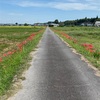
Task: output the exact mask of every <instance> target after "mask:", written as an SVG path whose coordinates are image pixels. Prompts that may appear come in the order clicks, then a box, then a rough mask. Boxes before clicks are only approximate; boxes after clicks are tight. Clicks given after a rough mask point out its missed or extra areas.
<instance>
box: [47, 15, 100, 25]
mask: <svg viewBox="0 0 100 100" xmlns="http://www.w3.org/2000/svg"><path fill="white" fill-rule="evenodd" d="M96 21H100V18H98V16H97V17H95V18H87V17H85V18H82V19H77V20H66V21H58V19H56V20H55V21H53V22H52V23H55V24H59V26H80V25H84V26H87V25H88V24H90V25H92V26H94V25H95V22H96ZM49 23H50V22H48V24H49Z"/></svg>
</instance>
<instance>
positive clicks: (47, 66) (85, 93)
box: [9, 27, 100, 100]
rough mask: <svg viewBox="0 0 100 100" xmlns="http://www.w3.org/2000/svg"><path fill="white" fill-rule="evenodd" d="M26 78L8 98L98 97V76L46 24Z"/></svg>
mask: <svg viewBox="0 0 100 100" xmlns="http://www.w3.org/2000/svg"><path fill="white" fill-rule="evenodd" d="M25 77H26V80H24V81H23V82H22V85H23V88H22V89H21V90H19V92H18V93H17V94H15V95H14V96H13V97H11V98H10V99H9V100H100V77H99V76H96V75H95V71H94V70H93V69H92V68H91V67H88V64H87V63H85V62H84V61H82V60H81V59H80V56H79V55H77V54H75V53H73V52H72V50H71V49H70V48H69V47H68V46H67V45H66V44H65V43H64V42H62V41H61V39H59V38H58V37H57V36H56V35H55V34H54V33H53V32H52V31H51V30H50V29H49V28H48V27H47V29H46V30H45V32H44V35H43V38H42V40H41V42H40V43H39V48H38V50H37V52H36V53H35V55H34V56H33V61H32V66H31V67H30V68H29V70H28V71H27V72H26V75H25Z"/></svg>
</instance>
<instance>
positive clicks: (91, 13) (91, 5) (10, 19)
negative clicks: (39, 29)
mask: <svg viewBox="0 0 100 100" xmlns="http://www.w3.org/2000/svg"><path fill="white" fill-rule="evenodd" d="M96 16H98V17H100V0H0V23H16V22H17V23H20V24H21V23H28V24H33V23H43V22H48V21H54V20H55V19H58V20H59V21H65V20H75V19H80V18H85V17H87V18H93V17H96Z"/></svg>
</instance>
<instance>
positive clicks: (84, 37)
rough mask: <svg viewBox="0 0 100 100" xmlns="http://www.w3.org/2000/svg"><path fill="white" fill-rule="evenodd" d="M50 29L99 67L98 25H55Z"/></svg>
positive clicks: (99, 38)
mask: <svg viewBox="0 0 100 100" xmlns="http://www.w3.org/2000/svg"><path fill="white" fill-rule="evenodd" d="M52 30H54V31H55V33H57V34H58V35H59V36H60V37H62V38H63V39H64V40H65V41H67V42H68V43H69V44H70V45H71V46H72V47H73V48H75V49H76V50H77V52H79V53H81V54H83V55H84V56H85V57H86V58H87V59H88V60H89V61H90V62H91V63H92V64H93V65H94V66H95V67H98V68H100V28H99V27H55V28H52Z"/></svg>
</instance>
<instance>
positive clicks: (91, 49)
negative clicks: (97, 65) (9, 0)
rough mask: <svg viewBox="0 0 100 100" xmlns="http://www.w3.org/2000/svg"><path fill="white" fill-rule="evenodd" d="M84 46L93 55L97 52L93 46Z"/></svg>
mask: <svg viewBox="0 0 100 100" xmlns="http://www.w3.org/2000/svg"><path fill="white" fill-rule="evenodd" d="M82 46H83V47H85V49H86V50H88V51H89V52H91V53H92V52H95V50H94V47H93V45H92V44H87V43H83V44H82Z"/></svg>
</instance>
